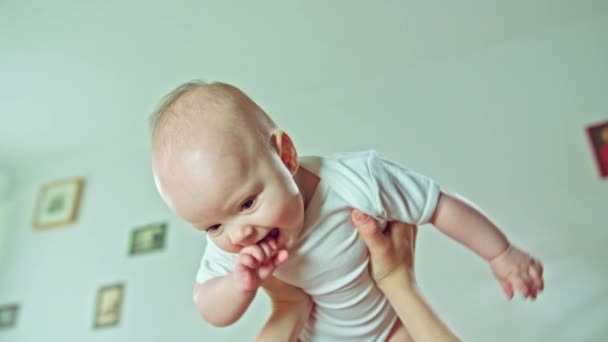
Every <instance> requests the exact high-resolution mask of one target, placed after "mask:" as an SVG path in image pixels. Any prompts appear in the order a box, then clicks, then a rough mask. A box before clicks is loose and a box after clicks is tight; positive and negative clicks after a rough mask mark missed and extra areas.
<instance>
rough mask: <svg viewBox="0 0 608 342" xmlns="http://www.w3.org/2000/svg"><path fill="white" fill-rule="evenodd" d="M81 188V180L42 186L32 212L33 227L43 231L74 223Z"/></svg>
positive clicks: (82, 184)
mask: <svg viewBox="0 0 608 342" xmlns="http://www.w3.org/2000/svg"><path fill="white" fill-rule="evenodd" d="M83 187H84V179H82V178H69V179H62V180H58V181H55V182H52V183H49V184H46V185H44V186H43V187H42V189H41V190H40V193H39V195H38V200H37V202H36V209H35V210H34V219H33V225H34V227H35V228H37V229H45V228H51V227H58V226H63V225H67V224H70V223H72V222H74V221H75V219H76V215H77V214H78V208H79V207H80V196H81V194H82V189H83Z"/></svg>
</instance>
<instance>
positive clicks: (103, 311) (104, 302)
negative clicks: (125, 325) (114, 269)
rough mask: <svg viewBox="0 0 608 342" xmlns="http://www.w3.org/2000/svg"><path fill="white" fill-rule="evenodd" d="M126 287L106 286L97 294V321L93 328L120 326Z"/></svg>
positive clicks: (119, 285)
mask: <svg viewBox="0 0 608 342" xmlns="http://www.w3.org/2000/svg"><path fill="white" fill-rule="evenodd" d="M124 289H125V285H124V284H122V283H120V284H112V285H108V286H104V287H102V288H100V289H99V291H98V292H97V305H96V306H95V319H94V321H93V328H95V329H98V328H105V327H111V326H115V325H118V323H119V322H120V316H121V309H122V301H123V294H124Z"/></svg>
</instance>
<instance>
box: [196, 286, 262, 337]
mask: <svg viewBox="0 0 608 342" xmlns="http://www.w3.org/2000/svg"><path fill="white" fill-rule="evenodd" d="M255 293H256V291H245V290H244V289H242V288H241V286H239V284H238V283H237V282H236V281H235V280H234V278H233V277H232V275H227V276H223V277H217V278H212V279H209V280H208V281H206V282H204V283H203V284H196V285H195V287H194V303H195V304H196V307H197V308H198V311H199V312H200V313H201V315H202V316H203V318H204V319H205V320H206V321H208V322H209V323H211V324H213V325H215V326H220V327H223V326H227V325H230V324H232V323H234V322H236V321H237V320H238V319H239V318H241V316H242V315H243V313H244V312H245V310H247V308H248V307H249V305H250V304H251V301H252V300H253V298H254V297H255Z"/></svg>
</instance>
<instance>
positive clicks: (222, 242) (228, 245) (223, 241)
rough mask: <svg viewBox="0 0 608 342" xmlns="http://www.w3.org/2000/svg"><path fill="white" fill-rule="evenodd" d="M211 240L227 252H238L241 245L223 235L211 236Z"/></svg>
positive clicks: (241, 247)
mask: <svg viewBox="0 0 608 342" xmlns="http://www.w3.org/2000/svg"><path fill="white" fill-rule="evenodd" d="M211 240H212V241H213V243H215V245H216V246H218V247H219V248H220V249H221V250H223V251H224V252H228V253H239V252H240V251H241V249H243V246H239V245H235V244H233V243H232V242H230V239H228V238H226V237H225V236H219V237H212V238H211Z"/></svg>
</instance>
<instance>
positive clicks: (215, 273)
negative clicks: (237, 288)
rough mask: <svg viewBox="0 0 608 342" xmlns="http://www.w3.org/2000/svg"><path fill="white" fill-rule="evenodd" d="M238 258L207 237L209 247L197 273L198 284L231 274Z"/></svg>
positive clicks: (206, 248)
mask: <svg viewBox="0 0 608 342" xmlns="http://www.w3.org/2000/svg"><path fill="white" fill-rule="evenodd" d="M236 258H237V254H233V253H228V252H225V251H223V250H221V249H220V248H219V247H217V246H216V245H215V244H214V243H213V242H212V241H211V239H209V237H207V246H206V247H205V252H204V253H203V257H202V259H201V263H200V265H199V268H198V272H197V273H196V282H197V283H199V284H200V283H204V282H205V281H207V280H209V279H211V278H215V277H219V276H224V275H226V274H229V273H230V272H232V271H233V270H234V265H235V264H236Z"/></svg>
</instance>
